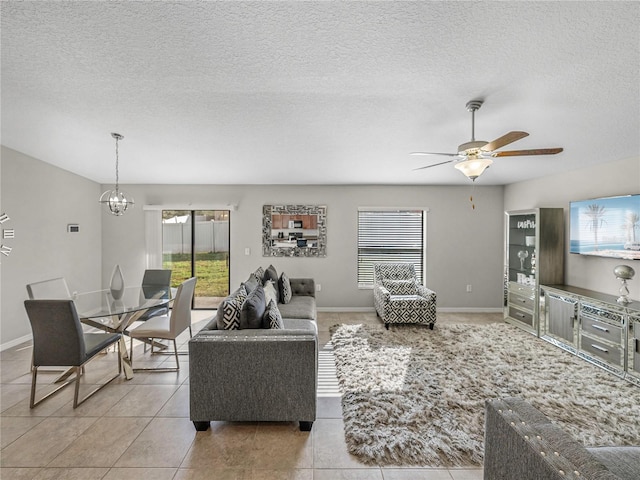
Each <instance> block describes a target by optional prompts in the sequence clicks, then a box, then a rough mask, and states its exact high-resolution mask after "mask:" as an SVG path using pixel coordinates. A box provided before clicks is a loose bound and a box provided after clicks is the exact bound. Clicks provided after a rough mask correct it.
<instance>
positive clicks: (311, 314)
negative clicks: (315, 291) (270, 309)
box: [278, 295, 316, 325]
mask: <svg viewBox="0 0 640 480" xmlns="http://www.w3.org/2000/svg"><path fill="white" fill-rule="evenodd" d="M278 308H279V309H280V314H281V315H282V318H283V319H287V318H302V319H306V320H315V319H316V299H315V298H314V297H307V296H302V295H294V296H292V297H291V301H290V302H289V303H280V304H278ZM285 325H286V322H285Z"/></svg>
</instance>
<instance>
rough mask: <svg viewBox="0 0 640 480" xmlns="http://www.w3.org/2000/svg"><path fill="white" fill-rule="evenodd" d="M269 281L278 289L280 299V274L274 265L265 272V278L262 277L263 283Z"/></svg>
mask: <svg viewBox="0 0 640 480" xmlns="http://www.w3.org/2000/svg"><path fill="white" fill-rule="evenodd" d="M267 280H271V281H272V282H273V286H274V287H275V289H276V293H277V294H278V295H277V298H280V289H279V288H278V272H277V271H276V267H274V266H273V265H269V266H268V267H267V269H266V270H265V271H264V276H263V277H262V282H263V284H264V282H266V281H267Z"/></svg>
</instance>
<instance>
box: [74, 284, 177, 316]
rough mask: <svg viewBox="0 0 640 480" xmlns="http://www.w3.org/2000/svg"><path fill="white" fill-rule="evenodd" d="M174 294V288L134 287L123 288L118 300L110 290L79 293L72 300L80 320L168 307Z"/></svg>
mask: <svg viewBox="0 0 640 480" xmlns="http://www.w3.org/2000/svg"><path fill="white" fill-rule="evenodd" d="M175 292H176V289H175V288H165V287H149V286H144V287H142V286H136V287H125V288H124V290H123V291H122V292H121V294H122V296H121V297H120V298H114V296H113V294H112V292H111V290H110V289H105V290H96V291H94V292H87V293H79V294H77V295H74V297H73V300H74V303H75V305H76V310H77V312H78V316H79V317H80V318H86V319H90V318H102V317H114V316H115V317H122V316H124V315H126V314H131V313H135V312H139V311H146V310H148V309H149V308H157V307H162V306H165V305H168V304H169V303H171V302H172V301H173V296H174V295H175Z"/></svg>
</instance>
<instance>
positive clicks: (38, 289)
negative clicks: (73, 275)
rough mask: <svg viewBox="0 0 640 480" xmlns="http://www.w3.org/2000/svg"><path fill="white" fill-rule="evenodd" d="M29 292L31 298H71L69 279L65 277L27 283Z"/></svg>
mask: <svg viewBox="0 0 640 480" xmlns="http://www.w3.org/2000/svg"><path fill="white" fill-rule="evenodd" d="M27 294H28V295H29V299H30V300H35V299H40V300H44V299H49V300H52V299H56V300H61V299H67V298H71V294H70V293H69V287H68V286H67V281H66V280H65V279H64V277H58V278H52V279H50V280H42V281H41V282H35V283H29V284H28V285H27Z"/></svg>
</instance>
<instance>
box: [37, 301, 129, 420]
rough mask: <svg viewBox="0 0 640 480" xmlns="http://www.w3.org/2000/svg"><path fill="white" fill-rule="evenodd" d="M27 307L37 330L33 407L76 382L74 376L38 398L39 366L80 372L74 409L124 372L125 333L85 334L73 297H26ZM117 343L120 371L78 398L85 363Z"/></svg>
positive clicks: (76, 378) (76, 379) (76, 377)
mask: <svg viewBox="0 0 640 480" xmlns="http://www.w3.org/2000/svg"><path fill="white" fill-rule="evenodd" d="M24 307H25V309H26V310H27V316H28V317H29V322H30V323H31V330H32V331H33V369H32V372H31V396H30V399H29V407H30V408H33V407H35V406H36V405H39V404H40V403H42V402H43V401H44V400H46V399H47V398H49V397H50V396H52V395H53V394H55V393H57V392H59V391H60V390H61V389H62V388H64V387H66V386H67V385H68V384H70V383H71V382H73V381H74V379H73V378H71V379H69V380H67V381H66V382H64V383H63V384H61V385H60V386H59V387H58V388H56V389H54V390H53V391H51V392H49V393H48V394H46V395H44V396H43V397H42V398H40V399H39V400H37V401H36V386H37V378H38V368H40V367H49V366H55V367H71V369H72V370H73V371H72V372H71V373H73V372H75V374H76V376H75V393H74V396H73V408H76V407H78V405H80V404H82V403H83V402H84V401H85V400H87V399H88V398H89V397H91V396H92V395H93V394H94V393H96V392H97V391H98V390H100V389H102V388H103V387H105V386H106V385H108V384H109V383H110V382H111V381H113V380H115V379H116V378H118V376H119V375H120V372H121V371H122V363H121V360H120V342H119V340H120V337H121V334H119V333H85V332H84V331H83V330H82V325H81V324H80V318H79V317H78V312H77V311H76V306H75V304H74V303H73V300H25V302H24ZM114 344H115V345H117V348H118V355H117V359H118V373H117V374H115V375H114V376H113V377H111V378H109V379H108V380H107V381H106V382H105V383H103V384H101V385H99V386H98V387H97V388H95V389H93V390H92V391H91V392H89V393H88V394H86V395H85V396H84V397H83V398H82V399H80V400H78V396H79V391H80V377H81V375H82V374H83V371H84V366H85V364H86V363H88V362H89V361H90V360H92V359H93V358H94V357H95V356H96V355H97V354H98V353H100V352H101V351H103V350H104V349H106V348H107V347H109V346H110V345H114Z"/></svg>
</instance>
